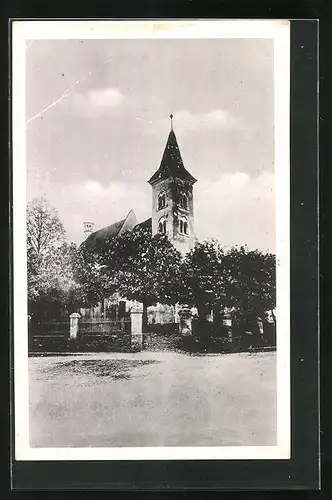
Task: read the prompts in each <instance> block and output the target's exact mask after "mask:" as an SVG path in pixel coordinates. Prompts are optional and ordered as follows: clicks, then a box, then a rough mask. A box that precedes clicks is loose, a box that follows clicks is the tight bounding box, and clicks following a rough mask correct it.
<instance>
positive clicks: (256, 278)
mask: <svg viewBox="0 0 332 500" xmlns="http://www.w3.org/2000/svg"><path fill="white" fill-rule="evenodd" d="M224 263H225V271H226V276H227V280H226V296H225V297H226V305H227V306H229V307H232V308H233V309H234V312H235V314H236V315H237V316H241V317H242V318H245V320H246V322H249V323H250V321H257V319H261V320H263V321H264V320H265V318H266V315H267V313H268V312H271V313H272V314H273V311H274V309H275V306H276V260H275V255H273V254H271V253H263V252H260V251H259V250H253V251H249V250H248V249H247V248H246V247H243V246H242V247H240V248H232V249H231V250H230V251H229V252H228V253H227V255H225V258H224Z"/></svg>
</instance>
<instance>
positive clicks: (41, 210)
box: [27, 198, 65, 259]
mask: <svg viewBox="0 0 332 500" xmlns="http://www.w3.org/2000/svg"><path fill="white" fill-rule="evenodd" d="M64 240H65V230H64V227H63V224H62V222H61V220H60V218H59V216H58V213H57V211H56V210H55V208H53V207H52V206H51V205H50V204H49V203H48V201H47V200H45V199H44V198H34V199H33V200H32V201H31V202H30V203H28V206H27V245H28V249H29V250H31V251H32V252H33V254H34V255H35V256H36V258H37V259H38V258H40V257H42V256H45V255H48V254H49V253H50V252H52V250H53V249H54V248H55V247H57V246H59V245H61V243H63V242H64Z"/></svg>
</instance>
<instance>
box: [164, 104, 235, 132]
mask: <svg viewBox="0 0 332 500" xmlns="http://www.w3.org/2000/svg"><path fill="white" fill-rule="evenodd" d="M174 117H175V120H176V124H177V126H178V127H179V129H181V130H184V131H185V130H186V131H206V130H211V129H212V130H213V129H219V128H223V129H232V128H233V127H234V126H235V125H236V124H238V123H239V121H240V119H239V118H237V117H235V116H233V115H231V114H230V113H229V112H228V111H226V110H223V109H214V110H211V111H209V112H207V113H192V112H190V111H186V110H182V111H177V112H176V113H174Z"/></svg>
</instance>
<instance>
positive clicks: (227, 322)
mask: <svg viewBox="0 0 332 500" xmlns="http://www.w3.org/2000/svg"><path fill="white" fill-rule="evenodd" d="M223 323H224V327H225V328H226V330H227V338H228V342H232V340H233V332H232V319H231V317H229V316H226V317H225V318H224V320H223Z"/></svg>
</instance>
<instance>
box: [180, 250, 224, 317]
mask: <svg viewBox="0 0 332 500" xmlns="http://www.w3.org/2000/svg"><path fill="white" fill-rule="evenodd" d="M182 275H183V281H182V287H181V294H182V297H181V298H182V301H183V302H186V303H188V304H189V305H192V306H196V307H197V309H198V317H199V320H200V322H204V321H205V318H206V315H207V313H208V312H209V311H211V309H212V307H213V306H214V304H215V303H216V301H220V300H221V298H222V297H223V296H224V293H225V290H224V285H225V279H224V252H223V249H222V248H221V246H220V245H219V243H218V242H216V241H214V240H212V241H204V242H201V243H197V244H196V246H195V248H194V249H193V250H191V251H190V252H189V253H188V254H187V255H186V257H185V260H184V263H183V267H182Z"/></svg>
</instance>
